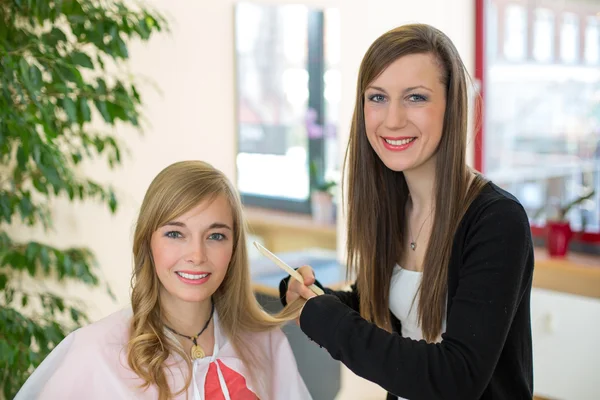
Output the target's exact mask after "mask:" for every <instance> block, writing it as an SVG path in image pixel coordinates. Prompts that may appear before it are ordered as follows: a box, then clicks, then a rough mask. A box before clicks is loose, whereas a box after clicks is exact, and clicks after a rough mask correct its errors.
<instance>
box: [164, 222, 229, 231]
mask: <svg viewBox="0 0 600 400" xmlns="http://www.w3.org/2000/svg"><path fill="white" fill-rule="evenodd" d="M163 226H179V227H181V228H185V227H186V226H185V224H184V223H183V222H179V221H169V222H167V223H166V224H164V225H163ZM219 228H221V229H229V230H230V231H233V229H231V227H230V226H229V225H227V224H224V223H222V222H213V223H212V224H211V225H210V226H209V227H208V229H219Z"/></svg>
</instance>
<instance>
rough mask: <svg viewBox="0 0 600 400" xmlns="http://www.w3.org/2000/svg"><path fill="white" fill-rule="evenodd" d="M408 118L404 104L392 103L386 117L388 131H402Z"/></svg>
mask: <svg viewBox="0 0 600 400" xmlns="http://www.w3.org/2000/svg"><path fill="white" fill-rule="evenodd" d="M407 122H408V118H407V115H406V109H405V107H404V105H403V104H402V102H390V105H389V107H388V108H387V114H386V116H385V127H386V128H388V129H401V128H404V127H405V126H406V124H407Z"/></svg>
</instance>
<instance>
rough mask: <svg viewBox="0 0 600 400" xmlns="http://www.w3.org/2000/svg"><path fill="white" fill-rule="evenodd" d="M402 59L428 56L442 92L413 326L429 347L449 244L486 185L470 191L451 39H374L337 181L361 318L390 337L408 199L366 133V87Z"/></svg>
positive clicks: (462, 72)
mask: <svg viewBox="0 0 600 400" xmlns="http://www.w3.org/2000/svg"><path fill="white" fill-rule="evenodd" d="M408 54H432V55H433V56H434V57H435V58H436V59H437V61H438V64H439V66H440V71H441V77H440V79H441V81H442V83H444V84H445V86H446V90H447V92H446V110H445V114H444V125H443V131H442V138H441V141H440V144H439V147H438V150H437V162H436V170H435V210H444V212H435V214H434V222H433V228H432V233H431V237H430V240H429V244H428V249H427V250H426V253H425V254H426V255H425V259H424V262H423V280H422V283H421V287H420V290H419V295H418V296H419V302H418V304H419V307H418V310H419V313H418V315H419V322H420V325H421V329H422V331H423V335H424V337H425V339H426V340H428V341H434V340H435V339H436V338H437V337H438V336H439V334H440V332H441V329H442V320H443V318H444V315H445V311H446V296H447V289H448V288H447V285H448V283H447V275H448V262H449V259H450V254H451V249H452V241H453V236H454V234H455V232H456V229H457V228H458V224H459V222H460V220H461V218H462V216H463V215H464V213H465V211H466V209H467V208H468V206H469V204H470V203H471V202H472V200H473V199H474V197H475V196H476V195H477V193H479V191H480V190H481V188H482V187H483V185H484V184H485V181H484V180H483V179H482V178H481V177H480V176H479V175H476V179H475V180H474V181H473V183H472V184H471V186H469V181H470V176H471V174H470V168H469V167H468V166H467V163H466V147H467V124H468V110H467V108H468V105H467V100H468V99H467V77H468V74H467V72H466V69H465V66H464V65H463V63H462V60H461V58H460V56H459V53H458V51H457V50H456V48H455V47H454V45H453V44H452V42H451V41H450V39H449V38H448V37H447V36H446V35H445V34H444V33H442V32H441V31H439V30H438V29H436V28H433V27H431V26H429V25H424V24H410V25H403V26H400V27H398V28H396V29H393V30H391V31H388V32H386V33H385V34H383V35H382V36H380V37H379V38H378V39H377V40H375V42H374V43H373V44H372V45H371V46H370V48H369V49H368V50H367V52H366V54H365V56H364V58H363V60H362V63H361V66H360V71H359V76H358V84H357V89H356V105H355V109H354V116H353V119H352V126H351V130H350V141H349V143H348V148H347V150H346V158H345V168H344V173H345V174H346V173H347V174H348V192H347V196H348V227H347V229H348V241H347V262H348V273H349V274H356V277H357V287H358V291H359V294H360V313H361V315H362V316H363V317H364V318H365V319H367V320H369V321H371V322H374V323H375V324H377V325H378V326H380V327H381V328H383V329H386V330H388V331H391V323H390V314H389V290H390V281H391V277H392V272H393V267H394V265H395V264H396V263H397V262H398V261H399V260H400V259H402V256H403V248H404V247H403V246H402V244H403V243H404V238H405V236H404V234H405V233H404V231H403V227H404V225H405V224H404V221H405V217H406V216H405V205H406V201H407V199H408V195H409V191H408V186H407V184H406V180H405V178H404V174H403V173H402V172H395V171H392V170H390V169H389V168H387V167H386V166H385V165H384V164H383V162H382V161H381V160H380V159H379V157H378V156H377V154H376V153H375V151H374V150H373V148H372V147H371V145H370V144H369V141H368V139H367V134H366V130H365V117H364V94H365V90H366V88H367V86H368V85H369V84H370V83H371V82H372V81H373V80H374V79H376V78H377V77H378V76H379V75H380V74H381V73H382V72H383V70H385V69H386V68H387V67H388V66H389V65H390V64H391V63H393V62H394V61H395V60H397V59H398V58H400V57H402V56H405V55H408Z"/></svg>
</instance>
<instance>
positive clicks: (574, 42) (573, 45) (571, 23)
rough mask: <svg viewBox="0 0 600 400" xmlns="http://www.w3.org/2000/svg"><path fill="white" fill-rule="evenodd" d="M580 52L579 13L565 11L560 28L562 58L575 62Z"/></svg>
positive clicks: (565, 60) (567, 61)
mask: <svg viewBox="0 0 600 400" xmlns="http://www.w3.org/2000/svg"><path fill="white" fill-rule="evenodd" d="M578 52H579V21H578V18H577V15H575V14H573V13H565V14H564V15H563V22H562V26H561V30H560V58H561V60H562V61H564V62H566V63H575V62H576V61H577V59H578V54H577V53H578Z"/></svg>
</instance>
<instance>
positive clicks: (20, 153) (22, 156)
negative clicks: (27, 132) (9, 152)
mask: <svg viewBox="0 0 600 400" xmlns="http://www.w3.org/2000/svg"><path fill="white" fill-rule="evenodd" d="M27 158H28V154H27V149H26V148H25V147H24V146H23V145H22V144H21V145H20V146H19V148H18V149H17V163H18V165H19V168H20V169H21V170H23V169H25V164H27Z"/></svg>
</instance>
